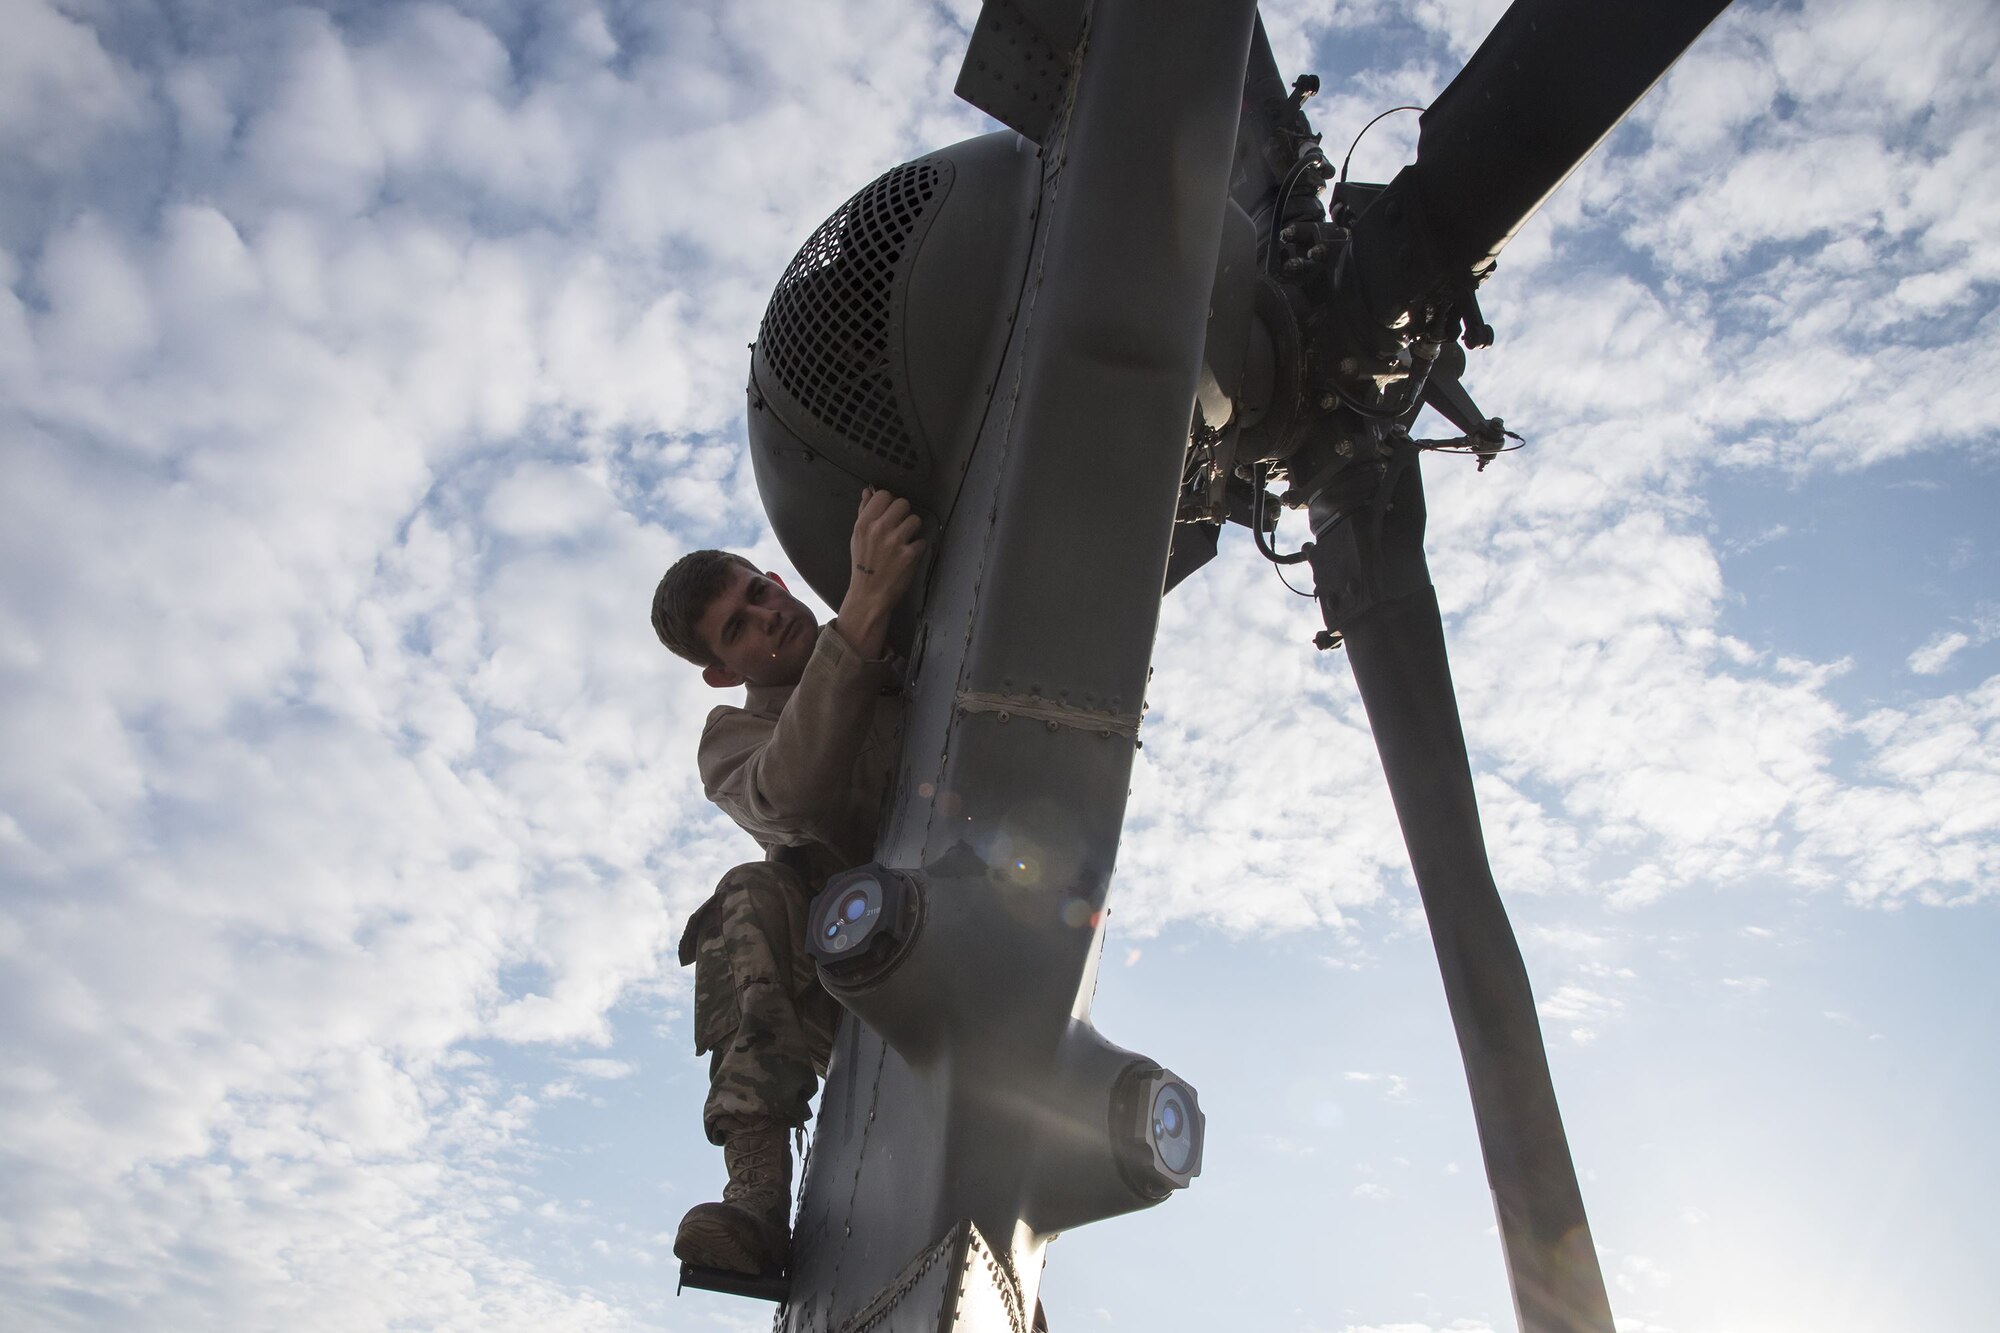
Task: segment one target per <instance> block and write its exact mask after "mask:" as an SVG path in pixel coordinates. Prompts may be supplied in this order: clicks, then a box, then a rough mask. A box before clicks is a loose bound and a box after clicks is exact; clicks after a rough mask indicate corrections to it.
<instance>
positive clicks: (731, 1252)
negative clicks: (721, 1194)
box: [674, 1218, 779, 1277]
mask: <svg viewBox="0 0 2000 1333" xmlns="http://www.w3.org/2000/svg"><path fill="white" fill-rule="evenodd" d="M674 1258H676V1259H678V1260H680V1261H681V1262H682V1263H684V1264H693V1265H695V1266H696V1267H697V1268H721V1269H725V1270H727V1271H728V1272H731V1273H741V1274H743V1275H744V1276H745V1277H765V1276H773V1275H776V1274H777V1273H778V1272H779V1267H778V1266H777V1265H773V1266H771V1267H769V1268H766V1267H765V1255H764V1253H763V1251H762V1250H761V1249H759V1250H752V1249H751V1248H750V1247H749V1246H747V1245H745V1244H743V1242H742V1239H741V1238H740V1237H739V1236H738V1235H737V1234H736V1233H735V1232H734V1231H733V1230H732V1229H731V1228H730V1227H729V1226H728V1225H727V1224H725V1223H722V1222H711V1221H709V1220H707V1219H705V1218H696V1219H690V1220H689V1221H688V1222H686V1223H684V1224H683V1225H682V1227H681V1231H680V1234H679V1235H678V1236H676V1237H674Z"/></svg>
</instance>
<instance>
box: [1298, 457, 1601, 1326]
mask: <svg viewBox="0 0 2000 1333" xmlns="http://www.w3.org/2000/svg"><path fill="white" fill-rule="evenodd" d="M1394 492H1395V493H1394V501H1395V503H1394V505H1393V507H1392V509H1391V510H1390V511H1386V512H1385V516H1386V517H1387V518H1388V519H1389V520H1390V523H1389V524H1388V525H1387V526H1386V527H1384V528H1383V529H1381V530H1380V531H1381V537H1380V539H1379V546H1377V545H1376V543H1375V539H1368V538H1364V537H1362V536H1359V535H1356V532H1355V529H1357V528H1361V529H1365V528H1367V527H1368V526H1369V524H1368V520H1367V519H1366V518H1365V517H1359V516H1358V517H1357V518H1356V519H1353V520H1350V521H1349V522H1348V523H1345V524H1342V525H1340V526H1339V527H1337V528H1335V529H1334V530H1333V532H1331V533H1329V534H1328V539H1326V540H1323V541H1322V542H1321V543H1320V544H1319V545H1318V546H1316V547H1315V548H1314V552H1313V572H1314V576H1315V579H1316V581H1317V583H1318V585H1319V587H1320V589H1321V590H1322V594H1321V602H1322V607H1323V609H1325V610H1326V611H1327V612H1328V616H1327V621H1328V624H1329V626H1334V627H1337V628H1338V630H1339V632H1340V633H1341V634H1342V635H1343V636H1344V639H1345V642H1346V646H1347V653H1348V660H1349V664H1350V665H1351V667H1352V668H1353V671H1354V681H1355V684H1356V685H1357V686H1358V687H1359V690H1360V694H1361V701H1362V703H1363V705H1364V706H1365V707H1366V708H1367V710H1368V722H1369V725H1370V727H1371V728H1372V729H1373V731H1374V733H1375V745H1376V748H1377V749H1378V750H1379V751H1380V752H1381V756H1382V771H1383V774H1384V775H1385V776H1386V777H1387V779H1388V782H1389V792H1390V795H1391V796H1392V797H1393V798H1394V800H1395V804H1396V818H1397V821H1398V822H1399V823H1400V824H1401V825H1402V829H1403V840H1404V842H1405V843H1406V844H1407V845H1408V847H1409V852H1410V865H1411V869H1412V870H1413V871H1414V872H1415V875H1416V880H1417V890H1418V892H1419V893H1420V894H1421V895H1422V897H1423V902H1424V912H1425V914H1426V915H1427V916H1428V917H1429V919H1430V929H1431V939H1432V942H1433V943H1434V945H1435V946H1436V949H1437V959H1438V968H1439V971H1440V972H1441V974H1442V975H1443V978H1444V992H1445V1000H1446V1003H1447V1004H1448V1005H1449V1006H1450V1009H1451V1021H1452V1027H1453V1028H1454V1029H1455V1030H1456V1032H1457V1035H1458V1045H1459V1051H1460V1054H1461V1055H1462V1056H1463V1058H1464V1061H1465V1076H1466V1082H1467V1084H1468V1085H1469V1087H1470V1090H1471V1094H1472V1113H1473V1119H1474V1121H1475V1123H1476V1124H1477V1125H1478V1128H1479V1146H1480V1152H1481V1154H1482V1156H1483V1157H1484V1158H1485V1164H1486V1179H1487V1183H1488V1184H1489V1185H1490V1186H1491V1187H1492V1190H1493V1206H1494V1211H1495V1213H1496V1214H1497V1215H1498V1221H1499V1225H1500V1244H1501V1248H1502V1250H1503V1251H1504V1253H1505V1256H1506V1262H1507V1274H1508V1279H1509V1281H1510V1282H1511V1284H1512V1286H1513V1292H1514V1304H1515V1311H1516V1314H1517V1316H1518V1318H1519V1321H1520V1328H1521V1333H1615V1331H1614V1329H1613V1326H1612V1321H1611V1307H1610V1302H1609V1299H1608V1298H1607V1297H1606V1295H1605V1290H1604V1276H1603V1274H1602V1272H1601V1271H1600V1270H1599V1268H1598V1262H1597V1250H1596V1247H1595V1245H1594V1244H1593V1243H1592V1241H1591V1237H1590V1223H1589V1220H1588V1219H1587V1218H1586V1217H1585V1215H1584V1210H1583V1196H1582V1193H1581V1192H1580V1191H1579V1189H1578V1188H1577V1181H1576V1167H1575V1165H1574V1164H1573V1163H1572V1162H1571V1159H1570V1151H1569V1139H1568V1137H1567V1135H1565V1134H1564V1133H1563V1123H1562V1113H1561V1112H1560V1111H1559V1110H1558V1109H1557V1107H1556V1094H1555V1086H1554V1084H1553V1082H1552V1081H1551V1079H1550V1077H1549V1061H1548V1053H1547V1051H1546V1050H1545V1049H1544V1047H1543V1044H1542V1028H1541V1023H1540V1021H1539V1020H1538V1019H1537V1018H1536V1016H1535V997H1534V992H1533V990H1532V989H1531V988H1530V987H1529V984H1528V973H1527V968H1526V967H1525V966H1524V965H1523V963H1522V961H1521V951H1520V948H1519V946H1518V945H1517V944H1516V943H1515V940H1514V931H1513V927H1512V926H1511V925H1510V924H1509V923H1508V920H1507V911H1506V908H1505V907H1504V906H1503V905H1502V904H1501V901H1500V894H1499V890H1498V889H1497V888H1496V887H1495V886H1494V882H1493V870H1492V867H1491V865H1490V864H1489V863H1488V861H1487V857H1486V841H1485V837H1484V835H1483V834H1482V833H1481V831H1480V826H1479V807H1478V804H1477V801H1476V799H1475V797H1474V793H1473V786H1472V768H1471V764H1470V762H1469V761H1468V759H1467V756H1466V749H1465V732H1464V729H1463V727H1462V725H1461V724H1460V721H1459V715H1458V700H1457V697H1456V695H1455V694H1454V692H1453V689H1452V681H1451V664H1450V662H1449V660H1448V659H1447V657H1446V654H1445V642H1444V624H1443V620H1442V618H1441V617H1440V615H1439V613H1438V604H1437V594H1436V592H1435V590H1433V589H1432V587H1431V586H1430V578H1429V575H1428V572H1427V571H1426V570H1425V568H1424V559H1423V529H1424V503H1423V489H1422V481H1421V477H1420V476H1419V474H1418V471H1417V469H1416V467H1415V466H1414V465H1412V466H1411V467H1409V468H1408V469H1407V470H1406V471H1404V472H1403V473H1402V474H1401V477H1400V479H1399V481H1398V483H1397V484H1396V485H1395V486H1394ZM1368 546H1373V547H1375V549H1376V550H1378V551H1379V552H1380V553H1381V556H1382V557H1383V558H1382V559H1381V560H1380V561H1377V560H1375V559H1363V560H1361V562H1360V563H1358V564H1357V563H1352V561H1353V560H1354V557H1355V554H1356V552H1357V551H1358V550H1360V549H1362V548H1363V547H1368ZM1371 569H1373V570H1377V571H1385V570H1386V571H1388V577H1386V578H1381V579H1377V578H1371V577H1368V576H1367V573H1366V571H1368V570H1371ZM1357 570H1358V571H1362V572H1363V578H1362V579H1361V580H1358V581H1357V580H1356V579H1355V578H1354V574H1355V572H1356V571H1357ZM1358 582H1366V583H1368V584H1370V585H1372V586H1373V587H1375V588H1376V589H1378V590H1379V592H1380V594H1381V595H1379V596H1371V597H1369V598H1368V599H1367V602H1368V604H1367V605H1366V606H1365V607H1363V606H1355V607H1353V608H1351V609H1349V610H1348V611H1345V612H1343V611H1342V610H1341V609H1340V607H1339V605H1338V603H1337V601H1336V598H1337V596H1338V594H1337V593H1335V592H1333V591H1331V590H1337V589H1343V588H1348V587H1353V586H1357V583H1358Z"/></svg>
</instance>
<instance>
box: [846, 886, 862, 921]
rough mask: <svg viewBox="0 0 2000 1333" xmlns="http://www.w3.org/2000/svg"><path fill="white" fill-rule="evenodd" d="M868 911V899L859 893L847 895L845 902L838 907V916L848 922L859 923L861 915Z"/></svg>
mask: <svg viewBox="0 0 2000 1333" xmlns="http://www.w3.org/2000/svg"><path fill="white" fill-rule="evenodd" d="M867 910H868V899H867V898H866V897H865V896H864V895H862V894H859V893H854V894H849V895H848V898H847V901H846V902H844V903H842V904H841V905H840V914H841V915H842V916H844V917H846V918H847V919H848V920H849V921H859V920H860V919H861V914H862V913H863V912H865V911H867Z"/></svg>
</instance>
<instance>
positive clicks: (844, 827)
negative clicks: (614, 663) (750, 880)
mask: <svg viewBox="0 0 2000 1333" xmlns="http://www.w3.org/2000/svg"><path fill="white" fill-rule="evenodd" d="M902 727H903V699H902V694H901V682H900V680H899V678H898V672H897V670H896V667H895V665H894V663H893V662H891V661H889V660H886V659H884V660H871V659H869V658H865V657H863V656H861V654H860V653H858V652H857V651H855V649H854V648H853V647H852V646H851V645H850V644H849V643H848V642H847V640H845V639H843V638H842V637H841V636H840V631H839V630H838V629H836V628H835V627H833V626H832V625H828V626H826V627H824V628H822V629H821V630H820V632H819V639H818V642H816V643H815V644H814V645H813V653H812V657H811V659H810V660H809V661H808V662H807V663H806V669H805V674H804V675H802V676H801V677H800V678H799V683H798V684H796V685H785V686H762V685H752V686H751V687H750V688H749V692H748V697H747V698H746V699H745V700H744V706H743V707H741V708H736V707H732V706H729V705H726V704H725V705H723V706H722V707H719V708H716V709H715V710H714V711H712V712H710V713H709V715H708V724H707V726H705V727H704V728H703V729H702V733H701V749H700V752H699V762H700V765H701V781H702V788H703V790H704V791H705V792H706V793H707V795H708V799H709V800H711V801H714V802H715V803H716V804H717V805H719V806H721V807H722V809H723V810H724V811H726V812H727V813H728V815H729V817H730V818H731V819H734V820H735V821H736V822H737V824H738V825H740V826H741V827H742V829H743V831H744V832H745V833H748V834H749V835H750V836H751V837H753V838H755V839H756V840H757V842H758V844H759V845H760V846H762V847H763V848H764V849H765V850H766V851H767V852H770V851H773V850H774V849H778V848H785V847H796V848H804V849H805V850H806V851H807V853H808V857H809V860H810V862H811V865H812V872H811V873H810V874H809V875H808V879H809V881H810V882H811V884H812V886H813V887H814V888H815V889H817V888H818V886H819V884H820V883H821V882H823V881H824V880H825V878H826V877H827V876H828V875H830V874H834V873H836V872H838V871H841V870H845V869H848V868H849V867H852V866H857V865H861V864H862V863H864V862H866V861H867V860H869V859H870V858H871V857H872V856H873V855H874V852H875V834H876V830H877V827H878V825H879V824H880V823H881V819H882V802H883V800H884V799H885V797H886V795H887V792H888V788H889V783H890V782H891V781H892V780H893V779H894V777H895V772H896V764H897V761H898V759H899V758H900V756H901V751H902Z"/></svg>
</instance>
